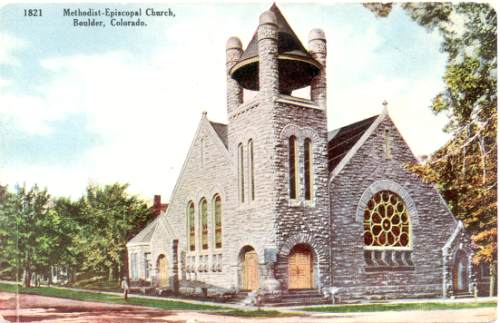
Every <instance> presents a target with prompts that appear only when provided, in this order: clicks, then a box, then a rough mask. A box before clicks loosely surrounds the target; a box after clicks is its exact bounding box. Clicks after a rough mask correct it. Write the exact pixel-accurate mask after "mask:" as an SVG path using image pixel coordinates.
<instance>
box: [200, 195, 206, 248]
mask: <svg viewBox="0 0 500 323" xmlns="http://www.w3.org/2000/svg"><path fill="white" fill-rule="evenodd" d="M200 231H201V249H203V250H206V249H208V214H207V200H206V199H205V198H202V199H201V201H200Z"/></svg>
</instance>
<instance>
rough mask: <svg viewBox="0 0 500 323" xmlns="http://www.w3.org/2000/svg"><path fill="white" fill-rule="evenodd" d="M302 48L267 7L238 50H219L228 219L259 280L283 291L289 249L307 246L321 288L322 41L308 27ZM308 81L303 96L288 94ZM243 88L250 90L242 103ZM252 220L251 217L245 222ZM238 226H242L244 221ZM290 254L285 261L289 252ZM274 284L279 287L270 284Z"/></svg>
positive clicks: (325, 230) (324, 277)
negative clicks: (231, 214) (230, 180)
mask: <svg viewBox="0 0 500 323" xmlns="http://www.w3.org/2000/svg"><path fill="white" fill-rule="evenodd" d="M308 44H309V50H306V49H305V48H304V46H303V45H302V43H301V41H300V40H299V38H298V37H297V35H296V34H295V32H294V31H293V30H292V28H291V27H290V25H289V24H288V22H287V21H286V19H285V18H284V16H283V14H282V13H281V11H280V9H279V8H278V7H277V6H276V5H275V4H273V5H272V6H271V8H270V9H269V10H267V11H265V12H264V13H262V14H261V15H260V17H259V25H258V28H257V30H256V32H255V33H254V35H253V37H252V39H251V41H250V42H249V44H248V46H247V47H246V48H245V49H244V50H243V48H242V45H241V42H240V41H239V39H237V38H236V37H231V38H230V39H229V40H228V42H227V47H226V58H227V60H226V68H227V110H228V119H229V123H228V149H229V152H230V155H231V158H232V160H233V161H234V172H233V175H234V178H235V187H237V189H236V190H235V191H234V192H233V193H232V194H233V195H232V197H231V198H232V200H233V201H234V203H235V214H236V215H235V217H236V218H238V219H241V222H240V224H241V225H242V226H247V227H250V228H254V229H250V230H247V233H246V235H245V240H246V241H254V243H253V244H254V245H253V246H252V247H253V248H254V249H255V251H256V253H257V256H258V259H259V261H258V262H259V273H260V275H259V277H260V278H259V279H260V286H261V287H263V288H264V289H266V288H267V289H269V290H275V289H280V290H287V289H288V286H292V287H293V286H297V285H296V284H295V285H294V284H293V283H292V284H291V283H290V279H294V278H293V277H292V278H291V277H289V274H288V273H289V272H291V271H290V270H288V269H287V266H288V264H289V261H288V258H289V256H290V254H291V253H292V249H293V248H294V247H296V246H297V245H299V249H293V250H309V251H308V252H310V253H311V255H310V259H313V260H311V261H314V264H313V263H311V270H312V271H314V272H313V274H312V275H311V279H310V281H307V279H306V281H305V282H302V285H300V286H305V287H304V288H322V287H325V286H329V284H330V272H329V250H328V247H327V246H328V243H325V242H326V241H330V240H329V239H330V236H329V232H330V231H331V230H329V223H330V222H329V221H330V220H329V215H330V212H329V197H328V187H327V186H328V176H329V174H328V168H327V113H326V112H327V105H326V90H327V89H326V38H325V35H324V33H323V31H321V30H319V29H313V30H312V31H311V32H310V34H309V42H308ZM306 87H310V98H309V99H304V98H299V97H295V96H293V95H292V93H293V91H295V90H298V89H302V88H306ZM244 91H255V92H256V93H255V95H254V97H253V98H251V99H249V100H246V101H244V100H243V92H244ZM252 221H253V222H252ZM247 222H248V223H247ZM294 259H295V258H294ZM277 286H279V287H277Z"/></svg>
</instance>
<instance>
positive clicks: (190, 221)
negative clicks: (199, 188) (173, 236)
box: [187, 202, 196, 251]
mask: <svg viewBox="0 0 500 323" xmlns="http://www.w3.org/2000/svg"><path fill="white" fill-rule="evenodd" d="M187 227H188V245H189V250H190V251H194V250H195V249H196V242H195V241H196V233H195V229H194V203H193V202H189V204H188V207H187Z"/></svg>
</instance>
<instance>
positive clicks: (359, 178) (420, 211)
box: [330, 117, 456, 299]
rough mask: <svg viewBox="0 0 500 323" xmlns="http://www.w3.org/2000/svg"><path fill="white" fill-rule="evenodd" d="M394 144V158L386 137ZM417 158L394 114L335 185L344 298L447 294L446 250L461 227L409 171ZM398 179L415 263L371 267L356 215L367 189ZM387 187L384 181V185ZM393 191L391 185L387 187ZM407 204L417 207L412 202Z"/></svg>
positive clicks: (336, 280) (337, 277) (335, 233)
mask: <svg viewBox="0 0 500 323" xmlns="http://www.w3.org/2000/svg"><path fill="white" fill-rule="evenodd" d="M387 135H388V136H389V138H390V142H391V147H392V149H391V154H392V159H387V158H386V152H385V150H384V143H385V142H386V140H385V136H387ZM412 162H416V160H415V158H414V157H413V154H412V152H411V151H410V149H409V148H408V146H407V145H406V143H405V141H404V139H403V138H402V137H401V135H400V134H399V132H398V130H397V129H396V127H395V126H394V124H393V123H392V121H391V120H390V118H389V117H385V119H384V120H383V121H382V122H381V123H380V125H379V126H378V127H377V128H376V130H375V131H374V133H373V134H372V135H371V136H370V137H369V138H368V139H367V141H366V142H365V143H364V144H363V145H362V146H361V147H360V149H359V150H358V152H357V153H356V154H355V155H354V156H353V157H352V159H351V160H350V161H349V162H348V163H347V164H346V165H345V167H344V168H343V169H342V170H341V171H340V173H338V175H337V176H335V177H334V178H333V179H332V180H331V183H330V201H331V216H332V227H331V229H332V275H333V286H335V287H339V288H340V291H339V293H340V295H341V296H342V297H343V298H345V299H356V298H363V299H380V298H401V297H419V296H438V295H441V294H442V283H443V257H442V248H443V246H444V244H445V243H446V241H447V240H448V238H449V237H450V235H451V234H452V233H453V230H454V229H455V227H456V220H455V219H454V217H453V216H452V215H451V213H450V212H449V211H448V209H447V207H446V205H445V204H444V201H443V200H442V198H441V197H440V195H439V194H438V192H437V191H436V190H435V188H434V187H433V186H431V185H427V184H424V183H423V182H422V181H421V180H420V179H419V178H418V177H417V176H416V175H414V174H411V173H409V172H408V171H406V170H405V169H404V166H405V164H406V163H412ZM384 181H385V183H395V184H394V185H393V188H394V187H400V189H399V190H400V191H399V192H396V193H398V194H399V195H400V196H407V197H408V198H407V200H408V201H409V202H407V201H406V200H405V202H406V203H407V207H412V208H413V212H410V221H411V232H412V237H411V242H412V250H411V251H410V253H409V256H410V257H411V265H409V266H395V267H394V268H385V269H384V268H379V269H377V268H371V269H370V270H368V266H367V264H366V263H365V259H364V240H363V221H362V216H361V221H360V219H359V217H358V219H357V213H358V209H359V208H361V209H363V208H364V205H360V203H361V201H362V197H363V193H364V192H365V191H366V189H367V188H368V187H370V185H373V184H374V183H377V182H379V183H384ZM382 186H383V185H382ZM386 189H390V187H388V188H386ZM408 203H410V204H413V205H410V206H409V205H408Z"/></svg>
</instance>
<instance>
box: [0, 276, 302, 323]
mask: <svg viewBox="0 0 500 323" xmlns="http://www.w3.org/2000/svg"><path fill="white" fill-rule="evenodd" d="M0 291H3V292H9V293H17V292H19V293H20V294H30V295H40V296H49V297H58V298H66V299H73V300H79V301H90V302H103V303H113V304H126V305H140V306H147V307H155V308H161V309H168V310H189V311H210V314H219V315H227V316H237V317H268V318H270V317H286V316H297V315H300V314H290V313H282V312H279V311H267V310H249V311H244V310H233V309H230V308H227V307H223V306H215V305H203V304H192V303H187V302H181V301H172V300H163V299H149V298H139V297H134V296H130V295H129V298H128V300H127V301H125V300H124V299H123V297H121V296H118V295H109V294H99V293H95V292H92V291H88V292H85V291H73V290H68V289H63V288H53V287H34V288H25V287H21V286H18V285H15V284H5V283H0Z"/></svg>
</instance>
